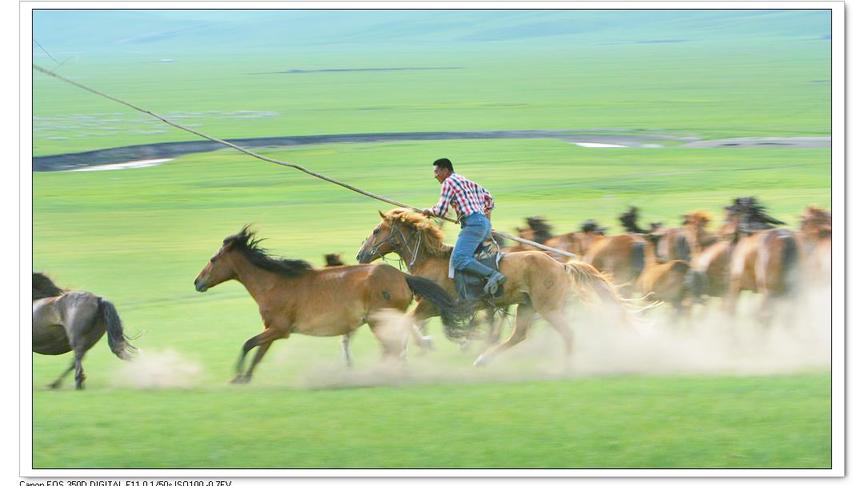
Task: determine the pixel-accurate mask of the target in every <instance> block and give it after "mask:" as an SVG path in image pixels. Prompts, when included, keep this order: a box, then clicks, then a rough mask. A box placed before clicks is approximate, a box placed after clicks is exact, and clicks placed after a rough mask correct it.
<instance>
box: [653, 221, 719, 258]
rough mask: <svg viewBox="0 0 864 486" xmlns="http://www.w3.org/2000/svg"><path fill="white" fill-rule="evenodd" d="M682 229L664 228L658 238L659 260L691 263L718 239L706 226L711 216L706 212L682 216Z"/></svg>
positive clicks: (658, 232) (657, 232)
mask: <svg viewBox="0 0 864 486" xmlns="http://www.w3.org/2000/svg"><path fill="white" fill-rule="evenodd" d="M682 219H683V221H682V222H681V227H680V228H663V229H659V230H658V231H656V232H655V234H656V236H657V252H656V254H657V258H658V259H659V260H660V261H669V260H683V261H685V262H690V261H691V260H692V259H693V258H695V257H696V255H698V254H699V253H700V252H701V251H702V250H703V249H705V248H707V247H709V246H711V245H713V244H714V243H715V242H716V241H717V237H716V236H715V235H713V234H711V233H709V232H708V230H707V229H706V226H708V223H710V222H711V216H710V215H709V214H708V213H707V212H705V211H694V212H692V213H688V214H685V215H683V216H682Z"/></svg>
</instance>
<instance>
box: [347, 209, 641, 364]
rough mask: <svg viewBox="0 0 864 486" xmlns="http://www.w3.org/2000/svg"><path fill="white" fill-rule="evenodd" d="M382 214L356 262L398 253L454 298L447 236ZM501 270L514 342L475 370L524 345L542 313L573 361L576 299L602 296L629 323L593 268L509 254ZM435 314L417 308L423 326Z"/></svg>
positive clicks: (502, 302)
mask: <svg viewBox="0 0 864 486" xmlns="http://www.w3.org/2000/svg"><path fill="white" fill-rule="evenodd" d="M379 214H380V216H381V222H380V223H379V224H378V225H377V226H375V228H374V230H373V231H372V233H371V234H370V235H369V237H368V238H366V241H365V242H364V243H363V246H362V247H361V248H360V251H359V252H358V253H357V260H358V261H359V262H361V263H369V262H372V261H374V260H376V259H378V258H381V257H383V256H384V255H387V254H389V253H396V254H398V255H399V257H400V258H401V259H402V261H403V262H405V264H406V265H407V267H408V270H409V271H410V272H411V273H412V274H413V275H419V276H423V277H425V278H428V279H430V280H432V281H434V282H435V283H437V284H438V285H440V286H441V287H443V288H445V289H446V290H447V292H449V294H450V295H451V296H454V298H455V296H456V295H457V294H456V288H455V285H454V283H453V280H451V279H450V278H448V263H449V260H450V254H451V252H452V250H453V248H452V247H451V246H449V245H445V244H444V234H443V232H442V231H441V230H440V229H439V228H438V227H437V226H435V224H434V223H433V222H432V221H431V220H429V219H427V218H426V217H425V216H423V215H421V214H417V213H414V212H412V211H410V210H407V209H402V208H397V209H392V210H390V211H388V212H387V213H380V212H379ZM500 271H501V273H503V274H504V275H505V276H507V282H506V283H505V284H504V287H503V292H502V295H501V296H499V297H497V298H495V300H494V302H493V304H494V305H495V306H496V307H498V308H501V307H506V306H509V305H511V304H517V305H518V307H517V311H516V323H515V325H514V328H513V333H512V334H511V335H510V337H509V338H508V339H507V340H506V341H504V342H503V343H500V344H498V345H496V346H493V347H491V348H490V349H488V350H486V351H485V352H483V353H482V354H481V355H480V356H479V357H478V358H477V359H476V360H475V362H474V364H475V366H480V365H483V364H486V363H487V362H489V360H491V359H492V358H493V357H494V356H496V355H497V354H499V353H501V352H502V351H504V350H506V349H509V348H511V347H513V346H514V345H516V344H518V343H519V342H521V341H523V340H524V339H525V337H526V336H527V333H528V329H529V328H530V326H531V324H532V323H533V321H534V318H535V316H536V315H538V314H539V315H540V316H542V317H543V318H545V319H546V320H547V321H549V323H550V324H552V327H553V328H554V329H555V330H556V331H557V332H558V333H559V334H560V335H561V338H562V340H563V341H564V350H565V353H566V354H567V356H568V357H569V356H570V355H571V354H572V351H573V332H572V330H571V329H570V325H569V324H568V317H569V316H568V312H567V304H568V303H569V302H570V301H572V300H581V301H586V300H588V299H589V297H590V296H591V295H593V296H596V297H599V298H600V299H601V300H602V301H604V302H605V303H608V304H611V305H612V306H614V308H615V309H616V310H617V311H618V315H617V316H618V318H619V319H620V320H621V321H622V322H623V323H626V322H627V318H628V312H627V308H626V304H625V303H624V302H623V301H622V300H621V298H620V297H619V296H618V294H617V292H616V290H615V287H614V286H612V284H611V282H609V281H608V280H607V279H606V277H605V276H604V275H603V274H601V273H600V272H598V271H597V270H596V269H595V268H594V267H592V266H590V265H586V264H584V263H570V264H563V263H560V262H557V261H555V260H553V259H552V258H551V257H550V256H549V255H547V254H546V253H543V252H539V251H524V252H518V253H509V254H506V255H504V257H503V258H502V259H501V262H500ZM435 315H437V311H436V309H435V308H434V307H433V306H431V305H430V304H429V303H427V302H426V301H425V300H421V301H420V303H419V304H418V306H417V308H416V309H414V317H415V318H416V319H417V320H418V321H421V320H425V319H428V318H430V317H432V316H435ZM444 325H445V326H447V323H444ZM445 330H446V327H445ZM448 336H450V334H449V333H448Z"/></svg>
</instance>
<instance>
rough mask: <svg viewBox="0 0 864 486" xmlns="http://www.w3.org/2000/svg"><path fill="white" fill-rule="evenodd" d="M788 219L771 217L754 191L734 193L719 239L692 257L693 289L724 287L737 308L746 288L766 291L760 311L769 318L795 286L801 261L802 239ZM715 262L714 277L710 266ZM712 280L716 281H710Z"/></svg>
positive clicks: (720, 290) (732, 309)
mask: <svg viewBox="0 0 864 486" xmlns="http://www.w3.org/2000/svg"><path fill="white" fill-rule="evenodd" d="M778 224H784V223H783V222H782V221H780V220H778V219H775V218H772V217H771V216H769V215H768V214H766V212H765V208H764V207H763V206H762V205H761V204H760V203H759V201H757V200H756V198H755V197H741V198H736V199H735V200H734V201H733V204H732V205H731V206H727V207H726V221H725V223H724V224H723V227H722V228H721V229H720V231H719V232H718V235H719V236H720V238H722V239H721V240H720V241H718V242H717V243H715V244H714V245H712V246H710V247H708V248H707V249H705V250H704V251H703V252H702V253H701V254H700V255H699V257H698V258H697V259H696V260H695V261H694V265H693V271H694V272H693V274H692V275H691V276H690V278H689V279H688V283H690V284H693V283H694V282H695V283H696V285H695V286H693V287H691V290H693V291H694V292H695V293H697V294H699V293H703V294H708V295H716V294H717V293H723V291H724V287H725V298H726V302H725V304H724V306H725V307H726V310H727V311H728V312H729V313H731V314H734V313H735V310H736V306H737V301H738V295H739V293H740V292H741V291H742V290H751V291H754V292H758V293H760V294H762V303H761V307H760V310H759V313H758V314H759V317H760V318H761V319H762V320H763V322H767V320H768V318H770V316H771V311H772V308H773V305H774V303H775V301H776V300H777V298H779V297H782V296H785V295H788V294H789V292H790V291H792V290H793V288H794V285H795V282H794V273H795V270H796V268H797V267H798V263H799V259H800V257H799V245H798V243H797V242H796V239H795V235H794V234H793V233H792V232H791V231H789V230H787V229H779V228H775V227H774V226H775V225H778ZM712 267H713V274H714V278H713V279H712V278H710V273H709V270H711V269H712ZM712 280H713V281H712Z"/></svg>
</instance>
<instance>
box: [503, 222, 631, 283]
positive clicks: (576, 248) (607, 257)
mask: <svg viewBox="0 0 864 486" xmlns="http://www.w3.org/2000/svg"><path fill="white" fill-rule="evenodd" d="M526 222H527V223H528V227H527V228H517V231H518V232H519V236H520V237H522V238H526V239H530V240H533V241H536V242H538V243H542V244H544V245H546V246H550V247H553V248H558V249H560V250H565V251H568V252H570V253H573V254H575V255H577V257H578V258H579V260H580V261H582V262H584V263H587V264H589V265H591V266H593V267H595V268H596V269H597V270H599V271H601V272H603V273H605V274H607V275H610V276H611V279H612V282H613V283H614V284H615V285H617V286H621V287H622V289H623V292H622V293H624V294H625V295H628V296H629V294H630V293H632V289H631V288H630V286H631V285H632V284H633V283H634V282H635V280H636V279H637V278H638V277H639V274H641V273H642V270H643V268H644V267H645V250H646V242H647V240H646V239H645V237H643V236H642V235H638V234H623V235H613V236H606V228H602V227H600V225H598V224H597V222H596V221H594V220H588V221H585V222H584V223H582V226H581V228H580V230H579V231H573V232H571V233H565V234H562V235H557V236H551V235H550V231H551V226H549V225H548V224H547V223H546V220H545V219H543V218H541V217H532V218H527V219H526ZM516 251H531V247H529V246H528V245H519V246H515V247H512V248H511V249H510V252H516ZM547 254H549V255H550V256H551V257H552V258H554V259H555V260H557V261H560V262H567V261H569V257H566V256H562V255H559V254H551V253H547Z"/></svg>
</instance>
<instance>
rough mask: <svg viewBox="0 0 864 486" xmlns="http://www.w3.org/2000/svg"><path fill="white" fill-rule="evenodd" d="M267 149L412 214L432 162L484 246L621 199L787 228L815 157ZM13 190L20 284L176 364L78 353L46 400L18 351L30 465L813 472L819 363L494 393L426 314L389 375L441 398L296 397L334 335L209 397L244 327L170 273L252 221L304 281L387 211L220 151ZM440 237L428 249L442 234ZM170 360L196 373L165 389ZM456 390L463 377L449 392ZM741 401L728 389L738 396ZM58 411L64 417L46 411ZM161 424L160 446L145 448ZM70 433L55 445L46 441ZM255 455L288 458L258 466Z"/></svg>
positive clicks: (233, 290)
mask: <svg viewBox="0 0 864 486" xmlns="http://www.w3.org/2000/svg"><path fill="white" fill-rule="evenodd" d="M267 153H268V155H271V156H274V157H277V158H280V159H283V160H294V161H298V162H302V163H303V164H305V165H306V166H307V167H309V168H311V169H313V170H316V171H320V172H322V173H326V174H330V175H334V176H337V177H339V178H340V179H341V180H344V181H346V182H350V183H352V184H356V185H358V186H360V187H363V188H365V189H367V190H370V191H375V192H379V193H381V194H386V195H388V196H390V197H394V198H396V199H399V200H402V201H405V202H407V203H409V204H415V205H418V206H425V205H429V204H431V203H432V202H433V201H434V200H435V199H436V196H437V184H436V182H435V181H434V180H433V179H432V176H431V170H430V169H431V165H430V164H429V161H431V160H433V158H434V157H436V156H439V155H444V154H446V155H450V156H451V157H453V159H454V160H456V161H457V164H459V163H460V162H461V164H460V169H462V171H463V172H464V173H465V174H467V175H469V176H472V177H476V178H477V179H480V180H482V181H483V182H484V184H486V185H487V186H488V187H489V188H490V190H492V191H493V193H494V194H495V195H496V197H497V199H498V206H499V208H498V209H497V210H496V214H495V219H494V221H495V226H496V228H499V229H502V230H504V231H510V230H511V229H512V227H513V226H515V225H517V224H519V223H520V222H521V219H522V218H523V217H525V216H528V215H533V214H544V215H546V216H547V217H549V219H550V221H551V222H552V223H553V224H555V225H556V227H557V228H559V229H561V230H562V231H563V230H570V229H572V228H574V227H575V226H576V225H577V224H578V223H579V222H581V221H582V220H584V219H587V218H596V219H598V220H600V221H601V222H602V223H604V224H606V225H610V226H616V225H615V222H616V220H615V216H616V215H617V214H618V213H620V212H621V211H622V210H623V209H625V208H626V206H627V205H628V204H636V205H638V206H639V207H641V208H642V210H643V212H644V218H645V221H649V220H651V221H654V220H662V221H666V222H667V223H669V224H674V222H675V221H677V218H678V214H680V213H681V211H682V210H686V209H696V208H703V209H708V210H711V211H712V212H713V213H714V214H715V215H718V216H719V214H720V212H721V208H722V205H723V204H727V203H728V201H729V200H730V199H731V198H732V197H734V196H737V195H744V194H758V195H759V196H760V197H761V198H762V199H763V200H764V201H765V203H766V204H767V205H768V207H769V208H770V209H771V212H772V214H776V215H777V216H778V217H780V218H782V219H785V220H787V221H792V222H794V221H796V219H795V218H796V215H797V214H799V213H800V211H801V209H802V208H803V207H804V206H805V205H806V204H811V203H815V204H820V205H827V204H828V203H829V197H828V192H827V190H826V187H827V185H828V184H829V181H830V178H829V175H828V173H827V166H828V162H827V153H826V151H825V150H816V149H813V150H811V149H777V148H761V149H731V150H730V149H684V148H668V149H638V150H634V149H585V148H580V147H578V146H575V145H571V144H566V143H564V142H561V141H558V140H527V141H526V140H507V141H457V142H453V141H449V142H423V143H419V142H418V143H407V142H406V143H396V144H356V145H355V144H333V145H326V146H316V147H306V148H297V149H290V150H276V149H274V150H271V151H267ZM34 190H35V198H34V209H35V218H34V268H37V269H40V270H47V271H49V272H50V273H51V274H52V275H53V276H55V277H56V278H57V279H58V280H59V281H60V283H61V284H63V285H66V286H70V287H75V288H85V289H89V290H91V291H94V292H96V293H99V294H102V295H105V296H106V297H108V298H109V299H110V300H112V301H113V302H114V303H115V304H116V305H117V306H118V309H119V310H120V312H121V315H122V317H123V318H124V322H125V323H126V325H127V327H128V330H129V333H130V334H132V335H135V334H138V333H140V332H143V335H141V336H140V337H139V338H138V339H137V340H136V345H137V346H139V347H140V348H141V349H142V350H143V352H144V356H146V355H147V353H148V352H149V353H151V354H153V353H156V354H157V355H158V354H159V353H165V352H173V353H177V354H179V355H180V356H182V360H181V361H179V362H173V364H172V363H169V364H168V365H165V366H166V369H161V370H160V371H158V372H157V373H161V374H163V375H165V374H167V376H169V377H171V376H172V375H173V374H175V373H176V375H177V380H176V381H178V382H180V383H181V384H183V385H185V386H186V387H188V388H189V389H188V390H171V389H169V390H160V389H155V390H154V389H147V388H145V389H140V390H139V389H136V388H134V386H135V385H134V384H135V380H134V379H128V378H127V379H125V380H124V379H123V378H122V376H123V375H122V370H123V366H122V365H123V364H122V363H121V362H120V361H119V360H117V359H116V358H115V357H114V356H113V355H111V354H110V353H109V352H108V349H107V346H105V345H103V344H101V343H100V344H99V345H97V346H96V347H95V348H94V349H93V350H92V351H91V352H90V353H89V354H88V357H87V360H86V365H87V368H86V369H87V373H88V386H89V388H90V389H89V390H88V391H86V392H84V393H74V392H73V391H72V390H71V389H68V388H67V390H66V391H62V392H59V393H58V392H51V391H46V390H44V387H45V386H46V384H47V383H49V382H50V381H51V380H53V378H54V377H55V376H56V374H58V373H59V371H60V370H61V369H62V367H63V366H64V365H65V363H66V361H67V359H69V358H68V356H60V357H48V356H34V382H33V385H34V406H35V415H34V416H35V421H34V426H35V428H34V439H35V448H34V450H35V464H36V465H37V466H38V467H73V466H74V467H108V466H117V467H219V466H221V467H375V466H381V467H448V466H453V467H825V466H827V465H828V464H829V462H830V459H829V451H828V443H829V442H828V439H829V406H828V405H829V399H830V395H829V388H828V381H827V380H828V376H827V374H825V373H824V372H823V371H820V370H815V371H810V372H808V373H807V374H804V375H797V376H788V377H784V378H777V377H763V378H734V377H728V378H720V377H714V378H704V377H677V378H671V377H669V378H664V377H651V378H647V377H646V378H636V377H630V378H624V377H619V378H612V379H611V381H609V382H607V380H606V379H603V378H587V377H582V378H579V377H571V378H569V379H568V378H563V377H562V378H558V379H552V381H548V380H550V377H548V376H546V378H545V379H544V381H542V382H536V379H538V378H543V376H545V375H543V374H542V373H541V374H539V375H536V376H535V377H534V379H530V378H529V379H526V380H523V381H517V382H515V383H498V384H495V383H494V382H495V381H496V380H493V383H483V377H484V376H486V375H484V374H482V373H483V372H481V371H477V370H474V369H472V368H471V366H470V362H471V360H472V359H473V354H472V353H468V354H465V353H461V352H459V351H458V350H457V349H456V347H455V345H453V344H450V343H448V342H446V340H445V339H444V338H443V336H442V335H441V332H440V325H439V324H438V323H437V321H433V323H432V324H431V329H432V331H433V335H434V336H435V337H436V339H437V342H438V348H439V350H438V351H436V352H435V353H432V354H431V355H427V356H419V355H418V353H417V352H416V350H414V349H413V348H412V351H411V353H410V357H409V369H411V368H410V367H411V366H418V367H420V369H421V370H423V369H427V368H429V367H431V368H433V369H438V370H446V374H445V375H444V378H443V379H442V381H443V383H438V384H434V380H433V383H422V382H421V383H414V382H412V381H410V380H409V382H408V384H407V386H399V385H400V383H401V382H400V381H398V380H396V381H395V382H388V381H387V380H385V381H384V382H383V383H381V382H376V381H374V380H373V381H372V383H371V384H366V385H363V386H364V387H363V388H360V389H358V388H355V387H354V386H355V385H352V383H353V382H352V380H351V378H350V377H351V376H352V375H350V374H349V375H348V377H347V378H345V379H344V380H340V379H335V385H334V387H335V388H333V387H325V388H326V389H325V390H315V388H316V385H315V384H316V383H317V378H320V377H322V376H328V375H331V374H333V375H335V376H341V375H342V374H343V373H344V372H343V371H342V368H341V366H342V365H341V357H340V356H339V347H338V346H339V345H338V339H336V338H329V339H328V338H312V337H303V336H292V337H291V338H290V339H289V340H287V341H283V342H279V343H277V344H276V345H275V346H274V348H273V350H272V351H271V354H270V355H269V356H268V357H267V358H265V360H264V362H263V363H262V365H261V366H260V367H259V369H258V373H257V374H256V377H255V380H254V381H253V383H252V384H251V385H249V386H248V387H236V386H231V385H228V384H227V381H228V380H229V379H230V377H231V376H232V367H233V363H234V360H235V359H236V357H237V355H238V352H239V348H240V346H241V344H242V342H243V341H244V340H245V339H247V338H248V337H250V336H252V335H254V334H256V333H258V332H259V330H260V326H261V324H260V319H259V317H258V315H257V308H256V306H255V304H254V302H253V301H252V300H251V299H250V298H249V297H248V295H247V294H246V292H245V290H244V289H243V288H242V286H240V285H239V284H237V283H236V282H232V283H227V284H223V285H222V286H219V287H216V288H214V289H212V290H210V291H209V292H208V293H207V294H203V295H202V294H197V293H196V292H195V291H194V288H193V285H192V280H193V279H194V277H195V275H196V274H197V273H198V271H199V270H200V269H201V268H202V267H203V266H204V264H205V263H206V262H207V259H208V258H209V257H210V256H211V255H212V254H213V253H214V252H215V251H216V250H217V249H218V248H219V246H220V244H221V241H222V238H223V237H225V236H227V235H229V234H231V233H233V232H236V231H237V230H239V228H240V227H241V226H242V225H243V224H246V223H254V224H255V227H256V228H257V229H258V230H259V232H260V235H261V236H263V237H266V238H267V241H265V243H264V246H265V247H267V248H269V249H271V250H272V251H273V253H274V254H277V255H281V256H285V257H291V258H303V259H307V260H309V261H311V262H313V263H314V264H316V265H320V264H322V261H323V259H322V255H323V253H326V252H334V251H335V252H339V253H342V254H343V256H344V257H345V259H346V261H349V262H350V261H351V260H353V255H354V253H355V252H356V250H357V249H358V248H359V246H360V244H361V242H362V240H363V239H364V238H365V237H366V235H367V234H368V233H369V232H370V231H371V229H372V227H373V226H374V225H375V224H376V222H377V220H378V216H377V211H378V210H386V209H387V206H386V205H384V204H383V203H379V202H376V201H373V200H370V199H367V198H365V197H363V196H360V195H359V194H354V193H351V192H348V191H345V190H344V189H341V188H338V187H337V186H333V185H330V184H328V183H325V182H323V181H319V180H317V179H313V178H310V177H308V176H305V175H302V174H301V173H299V172H297V171H294V170H292V169H287V168H283V167H279V166H275V165H272V164H267V163H264V162H261V161H257V160H254V159H250V158H247V157H244V156H242V155H239V154H235V153H232V152H230V151H222V152H218V153H211V154H204V155H194V156H187V157H183V158H180V159H177V160H174V161H171V162H168V163H166V164H164V165H161V166H158V167H155V168H145V169H134V170H121V171H102V172H66V173H37V174H35V182H34ZM445 231H446V232H447V235H448V239H449V240H450V241H452V240H453V238H454V237H455V234H456V231H455V228H454V227H446V228H445ZM544 327H545V326H542V325H541V326H540V329H543V328H544ZM559 348H560V345H559V343H558V342H557V341H553V342H552V344H550V349H549V351H550V352H549V353H548V356H546V357H543V358H540V357H536V356H535V357H533V358H532V359H528V360H526V358H525V357H517V358H514V359H515V360H516V361H511V360H508V359H507V358H506V357H503V358H502V360H501V363H502V364H501V365H502V366H506V367H507V368H505V369H512V367H513V366H517V369H520V368H518V366H525V367H526V369H533V368H532V367H555V366H557V365H558V364H559V362H560V359H561V350H560V349H559ZM353 349H354V352H355V354H356V358H357V369H358V373H360V375H361V376H364V375H365V374H370V373H371V374H374V373H375V372H376V365H377V360H378V350H377V344H376V343H375V341H374V339H373V338H372V336H371V333H369V332H368V331H367V330H365V329H364V330H363V331H362V332H361V333H359V335H358V337H357V338H356V339H355V342H354V345H353ZM476 349H477V348H476V347H475V350H476ZM519 360H521V361H519ZM188 363H193V364H194V365H195V366H197V367H199V368H200V370H199V372H197V373H195V374H193V375H192V376H191V377H190V378H188V379H187V380H186V381H185V382H184V380H183V376H185V375H184V371H183V369H182V368H183V367H186V366H188ZM515 363H520V364H519V365H516V364H515ZM496 364H497V363H496ZM171 367H176V368H178V369H177V370H174V371H171V370H170V368H171ZM492 370H493V371H492V373H496V372H495V364H493V367H492ZM187 374H188V373H187ZM503 375H504V378H506V373H504V374H503ZM118 376H120V377H121V378H118ZM553 377H554V375H553ZM493 378H496V379H500V378H502V375H501V373H497V374H494V375H493ZM464 379H469V380H479V381H480V382H481V383H474V384H470V383H469V384H465V383H460V382H461V381H462V380H464ZM118 380H119V381H118ZM163 381H164V380H163ZM167 381H168V383H172V382H174V380H173V379H168V380H167ZM157 382H158V380H157ZM69 386H70V387H71V383H70V384H69ZM367 386H371V388H367ZM394 386H395V387H396V388H394ZM130 387H131V388H130ZM310 387H311V388H312V389H310ZM345 387H347V388H345ZM742 387H743V389H746V390H749V391H747V392H742V393H739V392H738V390H739V389H742ZM157 388H159V387H157ZM682 393H683V395H682ZM646 394H647V396H646ZM799 398H800V399H799ZM511 400H512V401H513V402H514V403H512V404H511V403H510V401H511ZM790 403H792V404H793V406H791V408H790ZM707 404H710V406H709V407H707V408H705V405H707ZM60 408H62V409H63V410H64V412H63V413H62V414H56V413H55V411H56V410H59V409H60ZM304 411H308V413H306V412H304ZM193 417H194V418H193ZM733 417H734V420H731V419H732V418H733ZM61 423H62V426H61ZM165 430H169V431H171V432H170V434H171V436H172V437H174V435H175V434H176V435H177V437H182V439H177V440H171V441H168V442H166V441H165V437H164V432H163V431H165ZM622 431H627V433H626V434H624V433H623V432H622ZM76 437H77V438H80V439H81V440H80V441H78V440H76V439H74V438H76ZM112 437H114V438H116V437H134V444H133V443H129V444H125V443H124V444H122V447H119V446H120V445H121V444H120V443H118V442H116V441H114V440H112V439H111V438H112ZM304 439H305V440H304ZM72 441H75V443H76V444H77V445H76V447H74V448H70V447H63V446H62V445H63V444H69V443H70V442H72ZM211 443H215V444H218V445H209V444H211ZM308 443H311V444H312V445H310V446H308V447H307V446H305V444H308ZM291 444H295V445H293V446H292V445H291ZM298 444H304V446H300V445H298ZM409 444H416V447H411V446H410V445H409ZM520 444H521V446H520ZM273 447H277V448H282V447H286V448H288V449H290V450H291V451H292V452H291V453H290V454H288V453H286V454H284V455H275V456H274V455H273V454H272V453H271V450H272V448H273ZM295 447H298V448H299V449H300V450H297V449H295Z"/></svg>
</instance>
